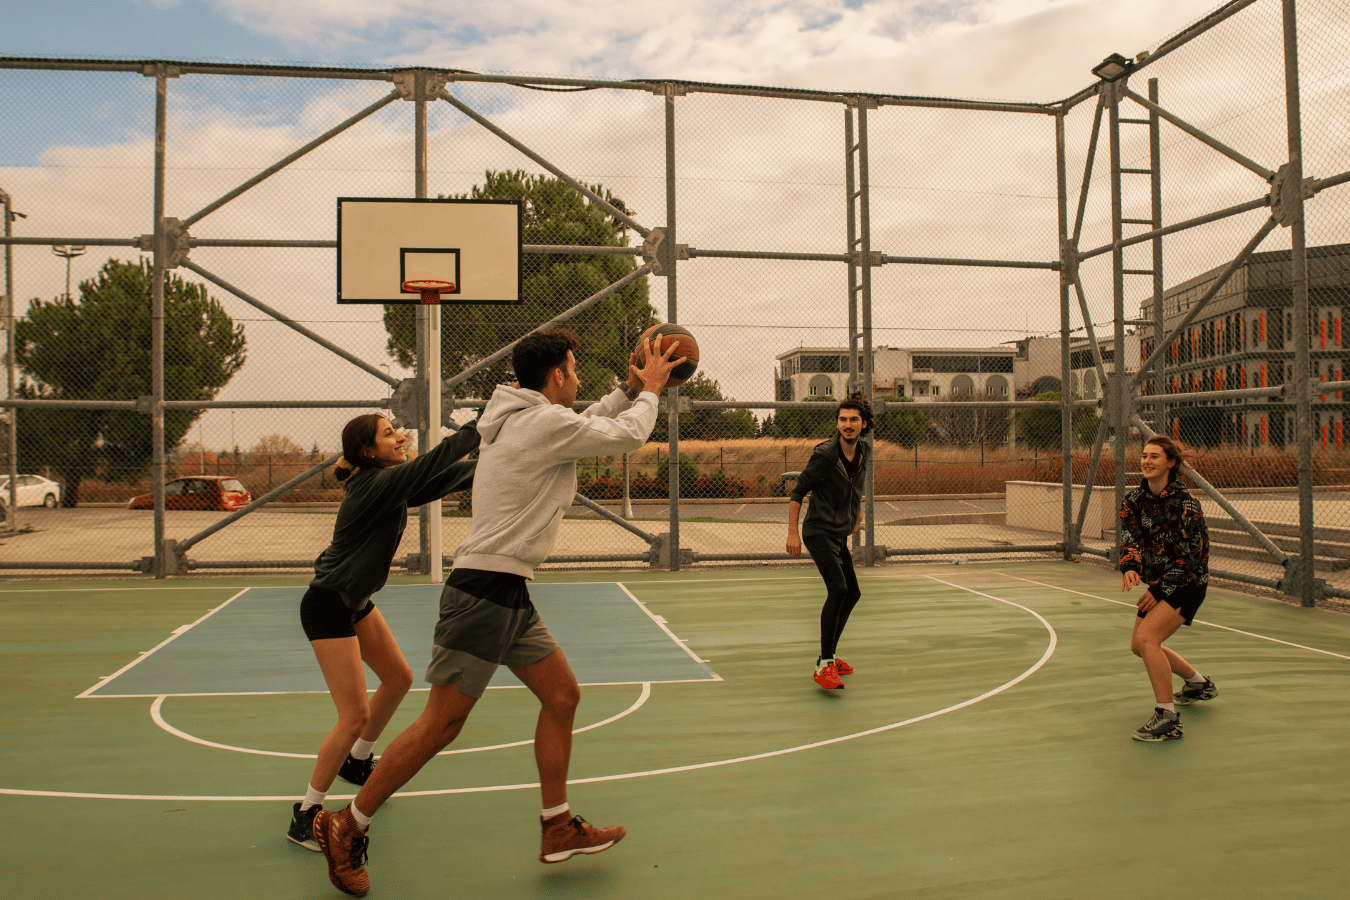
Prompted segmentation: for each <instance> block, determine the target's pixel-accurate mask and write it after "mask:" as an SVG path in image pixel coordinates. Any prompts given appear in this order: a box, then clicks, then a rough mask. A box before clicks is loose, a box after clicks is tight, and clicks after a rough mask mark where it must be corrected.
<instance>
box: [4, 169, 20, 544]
mask: <svg viewBox="0 0 1350 900" xmlns="http://www.w3.org/2000/svg"><path fill="white" fill-rule="evenodd" d="M0 206H3V207H4V212H3V215H4V218H5V229H4V231H5V240H6V241H8V240H9V239H10V238H11V237H12V235H13V230H14V216H15V214H14V198H13V197H11V196H10V195H9V194H8V193H7V192H5V191H4V190H0ZM4 304H5V305H4V309H3V313H4V317H5V384H6V390H5V397H6V398H7V399H9V400H13V399H14V391H15V387H16V386H17V385H16V378H15V371H14V366H15V360H14V249H13V247H12V246H11V245H10V244H9V243H6V244H5V297H4ZM7 441H8V448H7V449H8V450H9V467H8V474H9V500H8V501H7V504H8V506H9V509H8V516H7V519H8V521H6V522H5V529H6V530H8V531H18V530H19V414H18V412H17V410H16V411H15V412H12V413H10V415H9V436H8V438H7Z"/></svg>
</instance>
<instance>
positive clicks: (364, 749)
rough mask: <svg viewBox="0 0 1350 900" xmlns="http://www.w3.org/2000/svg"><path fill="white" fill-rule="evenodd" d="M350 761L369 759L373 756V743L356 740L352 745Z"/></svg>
mask: <svg viewBox="0 0 1350 900" xmlns="http://www.w3.org/2000/svg"><path fill="white" fill-rule="evenodd" d="M351 753H352V759H370V758H371V757H372V756H374V755H375V742H374V741H367V740H364V739H362V738H357V739H356V743H354V744H352V750H351Z"/></svg>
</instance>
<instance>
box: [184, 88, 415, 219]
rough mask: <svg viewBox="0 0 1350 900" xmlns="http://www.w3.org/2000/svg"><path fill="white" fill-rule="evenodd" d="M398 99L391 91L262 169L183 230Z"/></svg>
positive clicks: (197, 215)
mask: <svg viewBox="0 0 1350 900" xmlns="http://www.w3.org/2000/svg"><path fill="white" fill-rule="evenodd" d="M398 98H399V92H398V91H392V92H390V93H389V94H387V95H386V96H384V97H381V98H380V99H379V100H377V101H376V102H374V103H372V104H371V105H370V106H367V107H366V108H365V109H363V110H361V111H360V112H359V113H357V114H356V115H354V116H352V117H351V118H350V119H348V120H347V121H345V122H343V123H342V124H340V125H337V126H335V127H333V128H330V129H329V130H328V131H325V132H324V133H323V134H321V135H319V136H318V137H316V138H315V139H314V140H312V141H310V142H309V143H308V144H306V145H305V146H303V147H301V148H300V149H299V150H296V151H295V152H294V153H292V154H290V155H289V156H287V157H286V158H284V159H282V160H281V161H280V162H278V163H276V164H274V165H271V166H268V167H267V168H266V169H263V170H262V171H261V172H259V173H258V174H257V175H254V176H253V177H252V178H250V179H249V180H248V181H245V182H244V183H243V184H241V185H239V187H237V188H235V189H234V190H232V191H230V192H229V193H228V194H225V195H224V196H223V197H221V198H220V199H219V200H216V201H215V202H214V203H210V204H208V205H206V206H204V207H202V208H201V209H199V210H197V212H195V213H193V214H192V215H190V216H188V217H187V218H186V219H184V220H183V228H184V229H187V228H191V227H192V226H193V225H194V224H195V223H197V222H199V221H201V220H202V219H204V218H206V217H207V216H209V215H210V214H211V213H213V212H215V211H216V210H218V209H220V208H221V207H222V206H224V205H225V204H226V203H229V202H230V201H231V200H233V199H234V198H235V197H238V196H239V195H240V194H243V193H244V192H245V191H247V190H249V189H251V188H253V187H256V186H257V185H259V184H261V183H262V182H264V181H266V180H267V179H268V178H270V177H272V176H273V175H275V174H276V173H277V172H280V171H281V170H282V169H284V168H286V167H287V166H289V165H290V164H291V163H293V162H295V161H296V160H297V159H299V158H300V157H302V156H304V155H305V154H306V153H309V152H310V151H311V150H313V149H315V148H316V147H320V146H322V145H324V144H326V143H327V142H328V141H330V140H332V139H333V138H335V137H337V136H338V135H339V134H341V133H342V132H344V131H346V130H347V129H348V128H351V127H352V126H353V125H355V124H356V123H357V122H360V121H362V120H363V119H366V118H368V117H370V116H372V115H374V114H375V113H377V112H379V111H380V110H382V109H384V108H385V107H386V106H388V105H389V104H390V103H393V102H394V101H395V100H397V99H398Z"/></svg>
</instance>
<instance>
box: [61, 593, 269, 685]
mask: <svg viewBox="0 0 1350 900" xmlns="http://www.w3.org/2000/svg"><path fill="white" fill-rule="evenodd" d="M249 590H251V589H250V588H244V589H243V590H242V591H240V592H239V593H237V594H235V595H234V596H233V597H231V598H230V599H229V600H226V601H225V602H224V603H222V604H220V605H219V606H217V607H216V608H215V609H213V610H209V611H208V612H207V613H206V615H204V616H202V617H201V618H200V619H198V620H197V621H195V622H192V623H190V624H187V625H180V626H178V627H177V628H175V629H174V630H173V632H172V633H171V634H170V635H169V636H168V637H166V638H165V639H164V640H162V641H160V642H159V643H158V644H156V645H155V646H153V647H151V648H150V649H149V650H146V651H145V652H144V653H142V654H141V655H140V656H138V657H136V658H135V659H133V660H132V661H131V662H129V663H127V664H126V665H125V666H123V667H122V668H120V669H118V670H117V671H116V672H114V673H112V674H111V675H105V676H104V677H103V678H100V679H99V681H98V684H95V685H94V686H93V687H91V688H88V689H87V690H85V691H84V692H83V693H80V694H76V695H75V699H76V700H87V699H90V697H89V695H90V694H91V693H92V692H94V691H96V690H98V689H99V688H100V687H102V686H103V685H105V684H107V683H108V682H109V681H112V680H113V679H114V678H116V677H117V676H118V675H121V674H122V673H123V672H125V671H126V670H127V669H130V668H131V667H132V666H134V665H136V664H137V663H139V662H142V661H143V660H144V659H145V658H146V657H148V656H149V655H150V654H151V653H154V652H155V651H156V650H158V649H159V648H160V647H163V646H164V645H165V644H167V643H169V641H171V640H173V639H174V638H176V637H178V636H179V635H181V634H183V632H185V631H187V630H188V629H190V628H195V627H196V626H198V625H200V624H201V623H202V622H205V621H206V620H207V619H209V618H210V617H211V616H214V615H215V614H216V613H218V612H220V611H221V610H222V609H224V608H225V607H227V606H229V605H230V604H231V603H233V602H234V601H235V600H238V599H239V598H240V597H242V596H243V595H244V593H245V592H246V591H249Z"/></svg>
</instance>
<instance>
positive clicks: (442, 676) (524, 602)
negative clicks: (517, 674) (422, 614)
mask: <svg viewBox="0 0 1350 900" xmlns="http://www.w3.org/2000/svg"><path fill="white" fill-rule="evenodd" d="M470 591H472V593H470ZM479 594H484V595H486V596H482V597H480V596H477V595H479ZM557 649H558V642H557V641H555V640H554V639H553V635H552V634H550V633H549V630H548V628H547V627H546V626H545V625H544V623H543V621H542V620H541V619H540V618H539V613H538V611H536V610H535V608H534V605H533V604H532V603H530V601H529V594H528V592H527V591H526V589H525V579H524V578H522V577H521V576H519V575H507V574H505V573H501V572H481V571H475V570H470V569H456V570H455V571H453V572H451V573H450V578H448V579H447V580H446V583H445V587H444V588H443V589H442V590H441V618H440V621H438V622H437V623H436V638H435V644H434V646H433V647H432V648H431V664H430V665H429V666H427V674H426V680H427V681H428V682H430V683H431V684H454V685H458V687H459V692H460V693H461V694H467V695H468V696H470V697H482V696H483V691H484V690H485V689H486V688H487V686H488V682H489V681H491V680H492V676H493V675H494V674H495V673H496V671H497V669H498V667H499V666H507V667H509V668H519V667H520V666H528V665H529V664H530V663H535V662H538V661H539V660H541V659H543V658H544V657H546V656H548V655H549V654H550V653H552V652H553V651H554V650H557Z"/></svg>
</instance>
